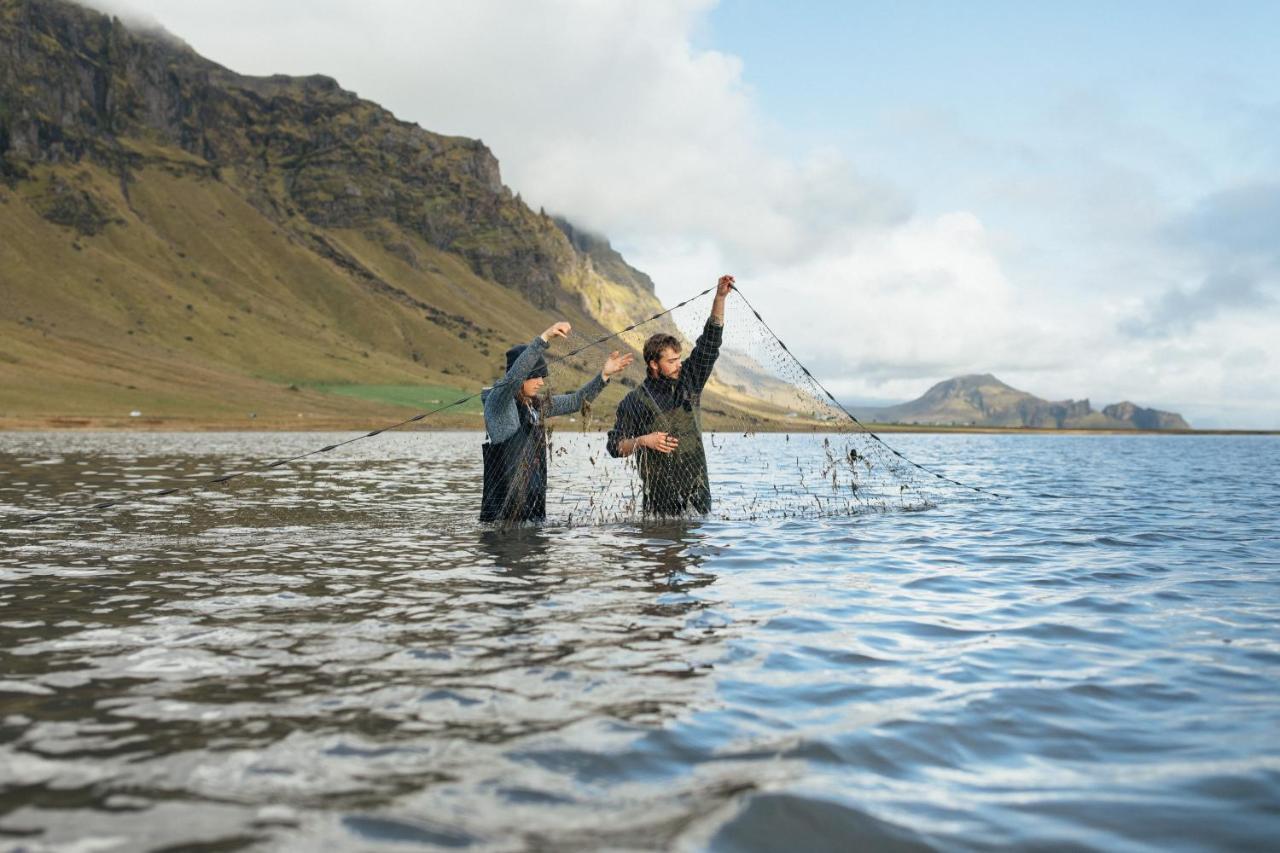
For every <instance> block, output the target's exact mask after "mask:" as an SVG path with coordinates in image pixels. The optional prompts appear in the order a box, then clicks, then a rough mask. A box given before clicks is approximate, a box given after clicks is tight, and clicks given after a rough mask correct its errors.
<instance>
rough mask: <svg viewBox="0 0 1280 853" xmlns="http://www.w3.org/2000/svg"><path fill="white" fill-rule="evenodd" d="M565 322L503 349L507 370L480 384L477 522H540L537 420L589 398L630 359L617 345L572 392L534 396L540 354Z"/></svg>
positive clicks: (543, 505)
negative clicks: (481, 420) (481, 451)
mask: <svg viewBox="0 0 1280 853" xmlns="http://www.w3.org/2000/svg"><path fill="white" fill-rule="evenodd" d="M569 332H570V326H569V324H568V323H556V324H555V325H554V326H552V327H551V328H549V329H547V330H546V331H545V332H543V333H542V334H541V335H539V336H538V337H536V338H534V339H533V340H532V341H530V342H529V343H527V344H519V345H517V346H514V347H512V348H511V349H509V350H507V375H506V376H504V377H503V378H502V379H501V380H499V381H498V382H495V383H494V385H493V387H492V388H488V389H485V391H484V392H482V394H481V397H480V399H481V400H483V401H484V427H485V432H487V433H488V436H489V440H488V441H486V442H485V443H484V499H483V502H482V503H481V505H480V520H481V521H500V522H514V521H542V520H543V519H544V518H546V516H547V436H546V430H545V429H544V427H543V423H544V422H545V421H546V419H547V418H549V417H554V416H555V415H567V414H569V413H570V412H576V411H578V410H579V409H581V408H582V404H583V402H585V401H587V400H594V399H595V398H596V396H597V395H599V393H600V392H601V391H603V390H604V386H605V383H606V382H608V381H609V380H610V379H612V378H613V377H614V376H615V375H617V374H618V373H621V372H622V371H623V370H624V369H626V367H627V365H629V364H631V362H632V359H633V356H632V355H631V354H630V353H628V354H627V355H620V354H619V353H618V351H617V350H614V351H613V352H612V353H610V354H609V357H608V358H606V359H605V360H604V366H603V367H602V368H601V370H600V373H599V374H597V375H596V376H594V377H592V379H591V381H590V382H588V383H587V384H586V385H584V386H582V387H581V388H579V389H578V390H577V391H575V392H573V393H572V394H557V395H555V396H553V397H544V398H541V399H539V397H538V392H539V391H541V390H542V386H543V384H544V383H545V382H546V378H547V362H546V360H545V359H544V358H543V357H542V356H543V353H545V352H546V351H547V347H548V346H549V345H550V342H551V339H552V338H567V337H568V336H569Z"/></svg>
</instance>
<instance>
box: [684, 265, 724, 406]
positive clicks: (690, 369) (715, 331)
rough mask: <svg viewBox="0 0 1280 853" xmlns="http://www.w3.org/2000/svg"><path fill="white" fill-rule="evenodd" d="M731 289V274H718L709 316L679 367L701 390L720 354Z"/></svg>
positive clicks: (696, 388)
mask: <svg viewBox="0 0 1280 853" xmlns="http://www.w3.org/2000/svg"><path fill="white" fill-rule="evenodd" d="M731 290H733V276H731V275H722V276H720V280H719V281H718V282H716V298H715V300H714V301H713V302H712V303H711V316H710V317H709V318H708V319H707V325H706V326H704V327H703V329H702V334H701V335H699V336H698V340H697V341H696V342H695V343H694V345H693V351H692V352H690V353H689V357H688V358H687V359H685V362H684V366H683V367H682V368H681V370H682V371H684V372H686V373H688V375H689V382H690V383H691V384H692V385H693V387H694V389H695V390H698V391H701V390H702V386H704V385H706V384H707V380H708V379H710V378H711V370H712V368H714V367H715V366H716V359H717V358H718V357H719V356H720V343H721V342H722V341H723V340H724V301H725V299H726V298H727V297H728V296H729V291H731Z"/></svg>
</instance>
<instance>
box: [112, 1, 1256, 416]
mask: <svg viewBox="0 0 1280 853" xmlns="http://www.w3.org/2000/svg"><path fill="white" fill-rule="evenodd" d="M92 5H95V6H97V7H99V8H105V9H106V10H107V11H111V12H115V13H117V14H121V15H122V16H125V17H131V18H133V19H135V20H137V19H139V18H142V19H146V18H150V19H154V20H156V21H158V22H159V23H160V24H162V25H163V26H164V27H165V28H167V29H168V30H170V31H171V32H173V33H174V34H176V35H177V36H178V37H180V38H182V39H183V40H185V41H187V42H188V43H190V44H191V45H192V46H193V47H194V48H195V49H196V50H198V51H199V52H201V53H202V54H204V55H205V56H207V57H209V58H211V59H213V60H215V61H217V62H220V63H222V64H224V65H227V66H228V67H230V68H233V69H235V70H237V71H240V72H242V73H247V74H272V73H288V74H311V73H323V74H327V75H329V76H332V77H335V78H336V79H337V80H338V81H339V82H340V83H341V84H342V85H343V86H344V87H345V88H347V89H352V90H354V91H356V92H358V93H359V94H360V95H361V96H363V97H366V98H369V99H371V100H374V101H377V102H379V103H381V104H383V105H384V106H386V107H388V108H389V109H391V110H392V111H394V112H395V113H396V114H397V115H399V116H400V117H402V118H405V119H408V120H412V121H416V122H418V123H419V124H421V125H422V126H424V127H427V128H429V129H431V130H435V131H438V132H444V133H453V134H458V135H464V136H470V137H479V138H481V139H483V140H484V141H485V142H486V143H487V144H488V145H489V146H490V147H491V148H492V149H493V150H494V152H495V154H496V155H497V156H498V158H499V160H500V161H501V163H502V167H503V172H504V178H505V180H506V182H507V183H508V184H509V185H510V186H512V187H513V189H515V190H518V191H519V192H521V193H522V195H523V196H524V198H525V199H526V200H527V201H529V202H530V203H531V204H533V205H534V206H538V205H543V206H545V207H546V208H547V209H548V210H551V211H556V212H560V213H563V214H565V215H566V216H568V217H569V218H570V219H572V220H574V221H575V222H578V223H580V224H582V225H583V226H585V227H588V228H591V229H593V230H596V231H599V232H601V233H603V234H605V235H606V236H608V237H609V238H610V239H612V240H613V242H614V243H615V245H616V246H618V247H619V248H620V249H621V250H622V251H623V252H624V254H625V255H626V256H627V258H628V260H630V261H631V262H632V263H633V264H634V265H636V266H637V267H639V268H641V269H643V270H645V271H646V272H648V273H649V274H650V275H651V276H653V278H654V280H655V282H656V283H657V287H658V293H659V296H660V297H662V298H663V300H664V301H666V302H668V303H670V302H672V301H676V300H678V299H680V298H683V297H684V296H686V295H687V294H688V293H690V292H692V291H694V290H696V289H701V288H703V287H704V286H706V285H707V284H708V283H709V282H711V281H714V279H715V277H716V276H717V275H718V274H720V273H721V272H733V273H734V274H735V275H737V277H738V279H739V282H740V283H741V284H742V285H743V288H744V292H748V293H749V294H750V296H751V298H752V301H753V303H755V304H756V305H757V307H759V308H760V309H761V311H762V312H764V313H766V314H767V315H768V317H769V319H770V323H771V325H773V326H774V328H776V329H778V331H779V332H780V333H781V334H782V335H783V337H784V339H787V340H788V341H789V342H793V343H794V348H795V349H796V350H797V351H798V352H799V353H800V354H801V355H802V357H805V358H806V359H807V360H808V361H809V362H810V366H811V367H812V368H813V369H814V371H815V373H817V374H819V375H820V376H822V377H823V378H824V380H825V381H827V382H828V384H829V385H830V386H831V387H833V389H834V390H836V391H837V392H838V393H842V394H845V395H847V396H849V397H853V398H864V399H865V398H877V399H899V400H902V399H908V398H911V397H915V396H917V395H918V394H920V393H921V392H922V391H923V390H924V389H925V388H926V387H927V386H928V385H930V384H932V383H933V382H935V381H938V380H941V379H945V378H948V377H950V376H953V375H957V374H960V373H971V372H981V373H985V372H992V373H995V374H996V375H998V376H1000V377H1001V378H1002V379H1005V380H1006V381H1008V382H1010V383H1011V384H1014V385H1016V386H1019V387H1023V388H1025V389H1026V390H1029V391H1032V392H1033V393H1036V394H1038V395H1040V396H1044V397H1050V398H1064V397H1075V398H1079V397H1085V396H1089V397H1092V398H1093V399H1094V400H1095V401H1096V402H1097V403H1109V402H1116V401H1119V400H1121V399H1131V400H1133V401H1135V402H1138V403H1140V404H1142V405H1148V406H1157V407H1160V408H1169V409H1174V410H1177V411H1180V412H1182V413H1183V414H1184V415H1185V416H1186V417H1187V418H1188V420H1190V421H1191V422H1192V424H1193V425H1194V426H1202V427H1207V426H1240V427H1254V428H1280V347H1277V346H1276V345H1275V343H1274V342H1275V341H1276V340H1277V339H1280V248H1277V247H1278V246H1280V243H1278V242H1277V241H1276V240H1275V237H1274V235H1276V234H1278V233H1280V175H1278V174H1277V171H1278V170H1280V132H1278V131H1280V99H1277V97H1276V96H1275V95H1274V94H1273V93H1271V92H1269V91H1267V90H1266V87H1260V86H1259V85H1258V83H1257V81H1256V80H1253V81H1250V80H1248V79H1240V78H1238V77H1237V76H1234V75H1235V73H1236V72H1237V71H1238V70H1239V69H1238V68H1237V67H1236V66H1235V65H1233V64H1232V61H1231V60H1230V58H1229V57H1227V56H1223V57H1220V58H1217V57H1215V56H1214V55H1213V52H1212V50H1209V51H1208V54H1207V55H1206V58H1203V59H1202V60H1201V64H1202V65H1203V67H1200V66H1197V68H1199V69H1200V76H1199V77H1196V78H1194V79H1191V78H1188V79H1191V84H1190V85H1185V84H1186V80H1182V79H1170V80H1169V81H1168V86H1169V87H1170V88H1169V89H1168V90H1163V89H1159V88H1158V87H1157V88H1151V87H1152V86H1153V85H1156V84H1152V83H1147V84H1143V85H1141V86H1140V85H1138V84H1137V83H1134V84H1133V85H1132V87H1131V88H1130V87H1129V86H1128V84H1127V83H1126V84H1121V85H1117V84H1116V80H1117V79H1119V80H1125V79H1127V78H1126V77H1125V76H1124V73H1125V69H1126V68H1127V67H1128V65H1127V64H1126V63H1135V64H1136V66H1141V65H1143V64H1144V63H1145V65H1146V66H1148V67H1146V68H1145V69H1142V68H1135V70H1145V71H1146V72H1150V71H1151V68H1157V69H1158V68H1160V67H1162V66H1161V64H1160V63H1161V62H1163V61H1165V60H1164V59H1163V58H1162V56H1161V54H1160V53H1159V50H1158V48H1159V42H1160V41H1161V39H1162V38H1164V39H1165V40H1166V41H1167V42H1168V44H1169V51H1170V56H1169V57H1168V61H1169V62H1174V61H1175V60H1176V61H1181V59H1180V55H1179V56H1174V55H1173V54H1175V53H1177V52H1178V51H1179V50H1181V49H1182V47H1183V45H1182V44H1181V42H1180V41H1179V39H1182V38H1190V35H1188V34H1186V33H1182V32H1181V31H1175V30H1173V29H1169V30H1168V31H1167V32H1163V31H1161V30H1159V29H1158V28H1157V29H1154V30H1149V31H1144V32H1133V33H1130V35H1132V37H1133V39H1134V40H1135V41H1134V44H1137V40H1138V39H1139V38H1143V39H1145V42H1143V43H1144V44H1146V45H1147V47H1146V48H1145V49H1141V50H1140V49H1138V48H1133V49H1132V50H1131V51H1130V54H1126V55H1123V56H1121V55H1120V54H1121V53H1122V52H1123V50H1126V49H1129V48H1127V47H1126V45H1128V44H1129V42H1127V41H1126V40H1125V38H1124V36H1125V32H1124V30H1125V26H1126V20H1125V19H1124V16H1123V15H1121V16H1119V18H1115V17H1114V16H1113V19H1111V20H1109V21H1108V22H1107V27H1108V30H1107V32H1108V38H1109V39H1110V41H1108V40H1107V39H1103V38H1101V37H1099V39H1098V40H1097V41H1098V43H1097V44H1095V45H1093V47H1092V48H1090V47H1089V46H1081V45H1078V44H1077V45H1073V47H1072V48H1071V49H1072V50H1074V51H1075V52H1076V55H1077V60H1078V61H1077V63H1076V66H1075V68H1074V71H1072V70H1070V69H1069V70H1068V71H1064V72H1055V74H1053V75H1048V76H1046V74H1047V72H1044V71H1043V69H1042V68H1039V67H1038V66H1037V65H1036V64H1035V62H1034V61H1033V60H1032V59H1030V58H1027V56H1030V55H1031V54H1034V53H1035V48H1036V47H1037V45H1035V44H1034V43H1033V44H1031V45H1029V46H1023V45H1020V44H1019V40H1020V39H1021V41H1030V42H1034V41H1035V37H1036V36H1037V35H1038V34H1039V35H1044V34H1045V33H1048V34H1049V35H1053V34H1054V33H1059V34H1061V33H1066V35H1065V36H1064V38H1065V37H1067V36H1070V35H1071V32H1070V28H1069V27H1068V26H1067V25H1068V24H1070V23H1071V22H1070V21H1063V20H1049V21H1046V20H1039V18H1042V17H1043V14H1042V13H1040V12H1036V11H1034V10H1028V11H1026V12H1025V14H1026V16H1027V17H1028V18H1029V20H1028V21H1026V22H1024V23H1025V25H1026V30H1025V31H1024V32H1018V31H1010V29H1009V27H1011V26H1015V25H1016V23H1017V22H1016V21H1015V24H1014V25H1011V24H1007V23H1005V24H1001V26H1002V27H1004V29H1003V30H998V31H994V32H992V33H990V34H989V36H987V37H989V38H992V39H997V40H999V43H998V44H996V43H993V44H978V43H974V44H969V45H963V44H962V45H959V46H957V45H955V44H953V43H954V42H956V41H961V42H963V41H964V40H965V39H980V38H982V37H983V35H982V33H983V27H982V26H981V25H980V24H981V22H979V24H975V29H974V31H973V32H971V33H966V31H965V30H964V29H963V27H959V26H957V25H953V23H952V22H948V21H946V20H939V21H934V22H932V26H933V27H935V28H936V29H937V31H938V33H945V34H946V38H945V40H944V39H943V38H942V36H941V35H937V34H936V33H935V36H936V37H937V41H936V42H932V43H931V42H930V38H931V35H930V26H931V22H930V21H927V20H926V21H924V22H923V23H921V22H920V21H919V20H916V21H914V22H912V24H911V26H912V27H914V28H915V29H913V30H912V35H911V38H912V39H915V42H914V43H910V44H908V43H905V42H906V39H907V36H905V35H904V36H902V41H903V42H904V43H903V44H902V45H901V48H902V50H901V51H900V52H901V53H902V54H903V55H904V56H906V57H909V60H910V62H911V65H910V67H908V66H907V65H906V64H905V62H906V60H905V59H904V60H903V62H904V64H903V65H902V66H901V68H900V69H899V70H898V71H897V72H895V73H894V74H891V75H887V76H884V77H883V78H875V74H876V73H877V69H880V70H881V71H883V66H885V65H890V64H892V62H894V61H896V56H893V55H888V57H887V59H886V58H885V57H878V56H877V54H876V53H875V51H876V50H877V49H884V50H892V49H896V46H894V45H890V44H888V43H890V42H892V41H893V40H894V39H895V38H896V37H898V35H899V33H900V32H904V30H902V28H903V26H904V25H903V24H902V23H901V22H899V21H894V20H889V19H886V18H885V15H886V14H891V13H887V12H886V10H885V7H883V6H871V5H869V4H868V5H867V8H868V9H874V10H876V14H874V15H871V14H868V15H866V16H863V17H861V18H859V19H858V20H857V21H856V22H854V21H853V20H852V19H849V18H843V19H842V18H840V14H842V13H840V12H837V11H833V10H843V9H854V10H859V9H861V8H862V6H863V5H864V4H856V5H854V6H849V4H843V5H840V4H818V5H816V6H814V7H808V12H809V13H810V14H809V18H810V20H806V7H801V8H800V9H798V10H792V11H791V12H790V13H789V16H788V19H787V21H786V27H785V28H784V27H782V26H781V25H779V26H777V27H774V28H771V27H770V21H769V19H768V13H767V12H760V11H759V9H753V8H752V6H751V4H728V5H726V6H725V7H723V8H717V7H716V5H715V4H714V3H712V2H710V0H670V2H656V0H655V1H654V2H619V3H607V4H606V3H595V2H590V0H548V2H543V3H538V4H531V3H530V4H526V3H521V4H513V3H505V2H500V0H473V2H466V3H451V4H421V3H417V2H412V0H370V2H365V3H361V4H355V3H348V2H340V0H320V1H319V2H318V0H311V2H305V3H304V2H301V0H278V2H274V3H270V4H263V3H260V2H248V0H217V2H201V0H192V2H188V3H183V4H180V5H178V4H172V3H169V2H165V0H97V2H94V3H92ZM1086 6H1087V4H1086ZM890 8H892V7H890ZM992 8H993V9H994V6H993V7H992ZM1132 8H1134V7H1130V10H1131V11H1132ZM1233 8H1235V9H1236V11H1237V13H1238V16H1239V17H1241V21H1240V22H1238V23H1239V26H1241V27H1246V26H1248V25H1249V24H1250V21H1249V20H1247V18H1248V15H1247V14H1246V12H1247V13H1248V14H1253V11H1254V7H1249V6H1246V5H1243V4H1242V5H1240V6H1238V7H1233ZM1262 8H1264V9H1265V7H1262ZM1001 9H1002V10H1003V11H1000V10H994V11H995V12H998V14H999V15H1000V16H1001V17H1002V20H1004V19H1008V18H1009V17H1010V14H1009V12H1010V10H1009V8H1008V7H1007V6H1006V7H1001ZM1102 9H1103V7H1101V6H1098V7H1096V8H1093V12H1092V14H1093V15H1095V16H1098V17H1101V16H1102ZM1152 9H1153V10H1154V12H1153V14H1154V13H1155V12H1159V13H1161V14H1162V15H1163V16H1165V17H1176V16H1177V15H1178V14H1179V10H1178V8H1177V7H1174V8H1168V7H1167V6H1161V7H1159V9H1156V7H1152ZM843 14H848V13H847V12H845V13H843ZM939 14H941V13H938V14H935V15H934V17H938V15H939ZM1081 14H1082V15H1088V14H1090V13H1089V12H1088V9H1087V8H1086V9H1085V11H1084V12H1082V13H1081ZM1224 14H1225V15H1228V16H1229V15H1230V14H1231V10H1230V9H1228V11H1227V12H1226V13H1224ZM752 15H755V17H754V18H753V17H752ZM898 17H901V15H899V16H898ZM915 17H916V18H917V19H919V18H927V17H928V14H927V13H926V14H922V15H916V16H915ZM979 17H980V15H979ZM1014 17H1015V18H1016V16H1014ZM1273 17H1274V15H1273ZM1030 19H1035V20H1030ZM855 23H856V26H855ZM1140 23H1142V21H1141V16H1139V17H1138V18H1135V19H1134V23H1133V26H1134V27H1135V28H1136V27H1137V26H1138V24H1140ZM1193 23H1194V22H1188V28H1191V27H1192V24H1193ZM1255 23H1256V22H1255ZM993 26H994V25H993ZM1168 26H1172V25H1170V24H1166V27H1168ZM841 27H846V28H847V32H844V33H842V32H841ZM1117 31H1118V32H1117ZM1082 32H1084V33H1086V35H1087V34H1088V33H1089V32H1090V31H1089V29H1088V27H1087V26H1085V27H1084V29H1083V30H1082ZM842 38H843V39H845V40H855V39H861V40H863V41H862V42H860V43H859V44H857V45H854V46H851V47H850V49H847V50H843V51H831V53H830V56H828V55H827V54H824V53H822V52H821V51H822V48H823V46H824V45H825V46H830V45H832V44H837V45H841V44H844V42H841V41H839V39H842ZM1046 38H1047V36H1046ZM833 39H836V40H837V41H834V42H833V41H832V40H833ZM1153 42H1154V43H1155V44H1154V46H1153V45H1152V43H1153ZM1206 43H1207V40H1206ZM854 47H856V48H857V49H853V48H854ZM739 48H740V49H739ZM766 48H767V49H766ZM1015 48H1016V49H1018V50H1024V49H1025V50H1027V51H1030V53H1029V54H1027V55H1026V56H1024V55H1023V54H1018V55H1013V54H1009V55H1008V56H1003V57H1001V56H1000V55H999V51H1002V50H1006V51H1013V50H1014V49H1015ZM1246 48H1247V45H1246ZM1054 49H1055V48H1054V47H1053V46H1052V45H1049V44H1046V45H1044V46H1043V50H1042V52H1048V53H1052V52H1053V50H1054ZM1090 49H1093V50H1095V51H1096V53H1097V56H1096V58H1095V57H1093V56H1091V55H1090V52H1089V51H1090ZM788 50H790V51H792V52H791V53H788V52H787V51H788ZM964 50H971V51H972V52H973V55H975V56H978V55H983V56H985V55H990V54H992V53H993V52H995V53H996V54H997V58H1002V59H1003V60H1004V62H1005V63H1006V64H1005V65H1004V66H1002V67H1000V68H997V69H994V70H992V71H990V72H983V70H982V69H981V68H977V67H976V62H975V64H974V67H970V65H969V64H966V62H967V60H964V59H963V56H967V55H968V54H966V53H964ZM1144 50H1145V52H1144ZM1221 50H1224V51H1225V50H1226V48H1221ZM1236 50H1237V52H1239V50H1240V47H1239V44H1238V43H1237V47H1236ZM956 51H960V54H959V55H960V56H961V59H959V60H958V59H957V58H956V57H957V53H956ZM779 57H783V58H786V57H791V58H792V59H793V60H794V61H791V62H789V64H788V65H787V67H786V69H784V68H783V67H782V64H781V61H780V59H779ZM815 57H816V58H815ZM859 57H860V58H859ZM878 59H879V60H881V61H879V62H878V61H877V60H878ZM800 60H803V61H800ZM1015 62H1026V63H1028V65H1027V69H1028V70H1027V71H1026V73H1025V74H1023V75H1021V77H1025V78H1026V79H1025V80H1022V79H1021V78H1020V68H1019V67H1017V66H1015V65H1014V64H1013V63H1015ZM1215 62H1217V63H1219V64H1220V66H1221V67H1220V68H1219V67H1218V65H1215V64H1214V63H1215ZM947 63H952V64H951V65H950V66H948V65H947ZM1113 63H1114V69H1113V68H1112V64H1113ZM797 69H798V70H797ZM1277 71H1280V69H1277ZM984 73H986V74H987V75H988V76H984ZM806 74H807V75H809V76H808V77H806V76H805V75H806ZM990 75H994V76H990ZM1109 75H1110V76H1109ZM1147 76H1148V78H1150V77H1151V76H1152V75H1151V74H1150V73H1148V75H1147ZM1158 76H1159V75H1158V74H1157V75H1155V77H1157V78H1158ZM872 78H874V79H872ZM1272 79H1274V78H1272ZM966 87H967V88H966ZM1175 88H1176V89H1177V91H1174V89H1175ZM801 107H805V108H804V109H802V108H801Z"/></svg>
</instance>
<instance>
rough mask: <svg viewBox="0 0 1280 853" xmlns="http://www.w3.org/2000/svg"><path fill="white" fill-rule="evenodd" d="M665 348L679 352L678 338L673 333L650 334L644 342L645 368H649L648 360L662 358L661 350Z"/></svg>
mask: <svg viewBox="0 0 1280 853" xmlns="http://www.w3.org/2000/svg"><path fill="white" fill-rule="evenodd" d="M667 348H671V349H673V350H675V351H676V352H680V339H679V338H677V337H676V336H675V335H668V334H667V333H666V332H658V334H656V335H650V336H649V340H647V341H645V342H644V366H645V370H648V369H649V362H651V361H657V360H658V359H660V358H662V351H663V350H664V349H667Z"/></svg>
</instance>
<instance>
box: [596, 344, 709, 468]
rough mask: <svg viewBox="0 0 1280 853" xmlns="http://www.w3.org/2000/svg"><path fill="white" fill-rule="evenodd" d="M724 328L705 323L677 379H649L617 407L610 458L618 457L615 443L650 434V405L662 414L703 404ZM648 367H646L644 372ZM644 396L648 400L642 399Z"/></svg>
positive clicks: (610, 441) (652, 428) (610, 438)
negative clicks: (704, 388)
mask: <svg viewBox="0 0 1280 853" xmlns="http://www.w3.org/2000/svg"><path fill="white" fill-rule="evenodd" d="M723 340H724V326H722V325H720V324H719V323H716V322H715V321H714V320H711V319H708V320H707V324H706V325H705V326H703V327H702V334H701V335H699V336H698V340H697V342H695V343H694V345H693V350H692V351H691V352H690V353H689V357H688V358H686V359H685V360H684V362H683V363H682V364H681V366H680V378H679V379H674V380H673V379H665V378H662V377H655V376H650V377H648V378H647V379H645V380H644V383H643V384H642V385H641V386H640V387H639V388H637V389H635V390H634V391H632V392H631V393H630V394H628V395H627V396H625V397H623V398H622V402H621V403H619V404H618V416H617V419H616V420H615V421H614V424H613V429H611V430H609V443H608V445H607V447H608V450H609V455H610V456H614V457H616V456H618V455H619V454H618V442H619V441H621V440H622V439H624V438H636V437H637V436H641V435H645V434H647V433H650V432H653V430H654V420H655V418H656V416H655V415H654V412H653V408H654V407H653V406H650V405H648V403H649V402H650V401H651V402H652V403H654V404H656V407H657V408H658V409H659V410H660V411H663V412H668V411H671V410H672V409H674V408H676V407H677V406H682V407H689V408H696V407H698V406H700V405H701V403H702V389H703V387H704V386H705V385H706V384H707V380H708V379H710V378H711V370H712V368H714V367H715V366H716V359H717V358H718V357H719V355H720V344H721V342H722V341H723ZM647 369H648V366H647V365H646V370H647ZM642 395H647V396H642Z"/></svg>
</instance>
